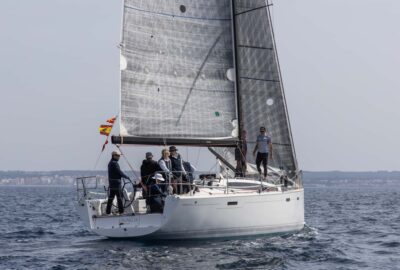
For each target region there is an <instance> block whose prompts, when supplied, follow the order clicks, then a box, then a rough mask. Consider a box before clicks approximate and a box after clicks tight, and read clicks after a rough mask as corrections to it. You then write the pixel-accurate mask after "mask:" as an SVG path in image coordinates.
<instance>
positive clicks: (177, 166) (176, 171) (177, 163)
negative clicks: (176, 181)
mask: <svg viewBox="0 0 400 270" xmlns="http://www.w3.org/2000/svg"><path fill="white" fill-rule="evenodd" d="M169 159H170V160H171V167H172V171H173V175H174V176H175V177H181V176H182V173H181V172H182V171H184V170H185V169H184V168H183V166H182V165H183V164H182V163H183V162H182V158H181V155H179V154H178V156H177V157H174V156H169Z"/></svg>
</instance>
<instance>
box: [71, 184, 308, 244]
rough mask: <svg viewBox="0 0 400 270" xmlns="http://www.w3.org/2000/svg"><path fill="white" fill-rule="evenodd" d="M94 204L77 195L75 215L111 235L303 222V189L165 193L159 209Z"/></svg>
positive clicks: (201, 234)
mask: <svg viewBox="0 0 400 270" xmlns="http://www.w3.org/2000/svg"><path fill="white" fill-rule="evenodd" d="M206 190H207V189H206ZM209 190H211V189H209ZM96 204H97V205H98V201H95V200H85V201H81V203H80V204H79V206H78V208H79V212H80V215H81V217H82V219H83V220H84V222H85V223H86V225H87V226H88V227H89V228H90V230H91V231H93V232H94V233H96V234H98V235H101V236H106V237H112V238H134V237H148V238H157V239H193V238H212V237H231V236H249V235H257V234H274V233H285V232H293V231H298V230H301V229H302V228H303V227H304V191H303V189H297V190H289V191H285V192H282V191H273V192H261V193H258V192H254V191H253V192H250V193H240V194H239V193H238V194H224V193H221V194H212V195H210V194H208V193H205V192H204V191H202V192H201V193H196V194H195V195H192V196H190V195H181V196H176V195H175V196H168V197H167V198H166V201H165V208H164V213H162V214H137V215H123V216H107V217H98V215H97V213H98V210H97V209H96V207H94V206H95V205H96Z"/></svg>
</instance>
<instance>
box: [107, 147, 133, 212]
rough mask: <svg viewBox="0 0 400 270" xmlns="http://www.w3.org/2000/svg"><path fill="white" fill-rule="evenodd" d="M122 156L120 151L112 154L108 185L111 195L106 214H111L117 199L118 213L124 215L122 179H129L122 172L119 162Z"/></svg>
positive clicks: (109, 164)
mask: <svg viewBox="0 0 400 270" xmlns="http://www.w3.org/2000/svg"><path fill="white" fill-rule="evenodd" d="M120 156H121V153H120V152H119V151H113V152H112V154H111V160H110V162H109V163H108V183H109V195H108V201H107V208H106V214H107V215H109V214H110V213H111V206H112V203H113V201H114V197H115V196H116V197H117V203H118V211H119V213H120V214H123V213H124V206H123V204H122V196H123V195H122V190H121V178H126V179H129V180H130V178H129V176H127V175H126V174H125V173H124V172H123V171H121V169H120V167H119V164H118V160H119V158H120Z"/></svg>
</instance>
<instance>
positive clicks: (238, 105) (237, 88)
mask: <svg viewBox="0 0 400 270" xmlns="http://www.w3.org/2000/svg"><path fill="white" fill-rule="evenodd" d="M235 1H236V0H232V2H231V9H232V36H233V38H232V44H233V68H234V70H235V93H236V108H237V118H238V138H239V143H240V142H242V130H243V123H242V120H243V115H242V101H241V96H240V84H239V70H238V68H237V59H238V58H237V55H238V53H237V36H236V6H235Z"/></svg>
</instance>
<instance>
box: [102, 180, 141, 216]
mask: <svg viewBox="0 0 400 270" xmlns="http://www.w3.org/2000/svg"><path fill="white" fill-rule="evenodd" d="M125 190H126V191H127V193H128V192H132V193H133V196H132V199H130V198H126V195H128V194H127V193H126V194H124V192H125ZM108 192H110V190H108ZM121 195H122V196H121V197H122V198H121V199H122V205H123V207H124V209H126V208H128V207H129V206H131V205H132V203H133V201H134V200H135V197H136V185H135V184H134V183H133V182H132V180H130V179H126V178H122V181H121ZM112 205H113V206H114V208H118V205H115V204H114V201H113V204H112Z"/></svg>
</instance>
